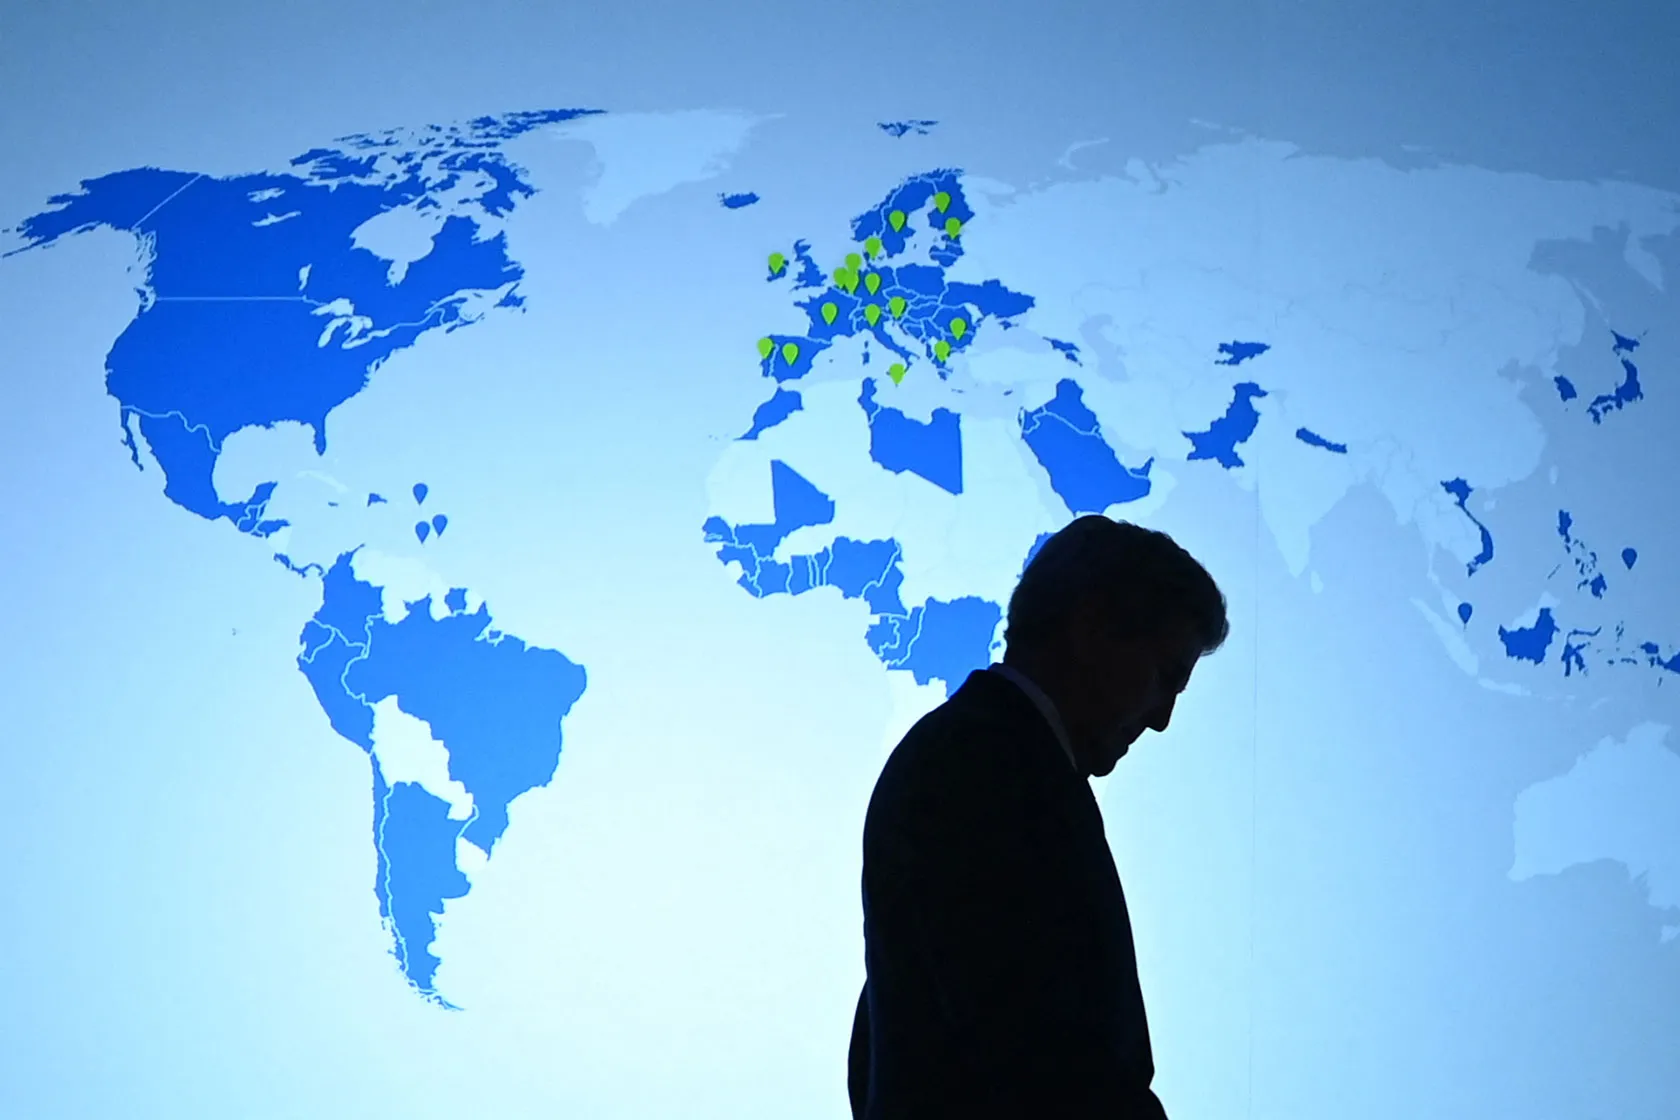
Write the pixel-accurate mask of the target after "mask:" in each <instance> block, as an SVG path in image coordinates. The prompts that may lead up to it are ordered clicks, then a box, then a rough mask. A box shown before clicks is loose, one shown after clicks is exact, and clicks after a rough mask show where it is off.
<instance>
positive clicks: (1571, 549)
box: [1557, 509, 1609, 599]
mask: <svg viewBox="0 0 1680 1120" xmlns="http://www.w3.org/2000/svg"><path fill="white" fill-rule="evenodd" d="M1574 526H1575V518H1574V517H1573V516H1571V514H1570V513H1569V511H1568V510H1566V509H1560V510H1558V523H1557V531H1558V536H1559V537H1560V538H1562V540H1563V547H1564V551H1566V552H1568V553H1569V558H1570V560H1572V561H1573V562H1574V564H1575V573H1576V574H1577V575H1579V576H1580V577H1581V578H1580V580H1579V581H1578V582H1577V583H1576V584H1575V589H1576V590H1577V591H1582V590H1584V591H1587V592H1590V593H1591V595H1592V597H1593V598H1595V599H1602V598H1604V593H1605V591H1606V590H1608V589H1609V584H1608V582H1607V581H1606V580H1605V578H1604V574H1603V573H1602V572H1600V571H1599V570H1598V553H1596V552H1594V551H1593V550H1592V549H1591V548H1588V547H1587V545H1586V542H1584V541H1582V540H1580V539H1579V538H1578V537H1576V536H1575V534H1574Z"/></svg>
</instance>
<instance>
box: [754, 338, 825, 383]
mask: <svg viewBox="0 0 1680 1120" xmlns="http://www.w3.org/2000/svg"><path fill="white" fill-rule="evenodd" d="M767 337H768V338H769V339H770V342H771V344H772V348H771V350H770V353H769V354H768V355H766V356H765V357H763V358H761V359H759V363H758V368H759V370H760V372H762V373H763V374H764V376H765V377H769V378H772V379H774V380H775V381H777V382H782V381H797V380H799V379H800V378H801V377H804V376H805V375H806V374H807V373H810V372H811V360H812V359H813V358H815V357H816V356H817V355H818V354H821V353H822V352H823V351H824V350H827V349H828V347H829V345H830V343H829V342H828V341H827V340H819V339H815V338H807V337H805V336H804V335H790V334H773V335H769V336H767ZM789 347H791V348H792V349H789Z"/></svg>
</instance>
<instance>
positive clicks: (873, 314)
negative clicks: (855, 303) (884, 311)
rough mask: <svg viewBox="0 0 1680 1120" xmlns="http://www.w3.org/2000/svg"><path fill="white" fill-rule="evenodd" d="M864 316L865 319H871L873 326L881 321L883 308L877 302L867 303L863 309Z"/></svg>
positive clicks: (870, 322) (870, 323)
mask: <svg viewBox="0 0 1680 1120" xmlns="http://www.w3.org/2000/svg"><path fill="white" fill-rule="evenodd" d="M863 317H864V318H865V319H868V320H869V325H870V326H872V327H873V326H874V325H875V324H876V323H879V322H880V321H881V308H880V306H879V305H877V304H873V303H871V304H869V305H867V306H866V307H864V309H863Z"/></svg>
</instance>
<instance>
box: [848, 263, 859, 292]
mask: <svg viewBox="0 0 1680 1120" xmlns="http://www.w3.org/2000/svg"><path fill="white" fill-rule="evenodd" d="M857 286H858V274H857V269H855V268H848V269H847V270H846V291H847V292H849V293H851V294H852V295H856V294H857Z"/></svg>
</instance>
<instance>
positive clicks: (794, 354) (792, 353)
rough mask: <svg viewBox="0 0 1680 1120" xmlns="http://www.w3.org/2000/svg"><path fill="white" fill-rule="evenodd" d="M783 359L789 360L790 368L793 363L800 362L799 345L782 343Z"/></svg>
mask: <svg viewBox="0 0 1680 1120" xmlns="http://www.w3.org/2000/svg"><path fill="white" fill-rule="evenodd" d="M782 357H784V358H786V359H787V364H788V365H790V366H791V365H792V364H793V363H795V362H797V361H798V360H799V345H798V343H794V342H784V343H782Z"/></svg>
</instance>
